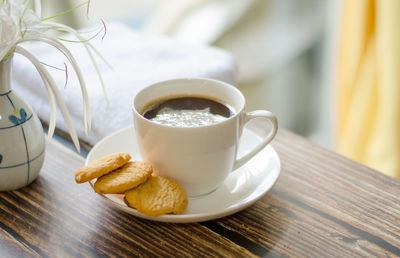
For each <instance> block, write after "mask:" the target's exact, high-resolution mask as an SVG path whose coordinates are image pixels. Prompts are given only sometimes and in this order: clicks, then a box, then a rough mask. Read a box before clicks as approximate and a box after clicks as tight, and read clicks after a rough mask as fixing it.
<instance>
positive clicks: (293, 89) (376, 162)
mask: <svg viewBox="0 0 400 258" xmlns="http://www.w3.org/2000/svg"><path fill="white" fill-rule="evenodd" d="M42 2H43V8H44V9H43V12H44V17H46V16H51V15H54V14H55V13H60V12H62V11H64V10H66V9H69V8H72V7H74V6H77V5H79V4H80V3H81V1H75V0H63V1H54V0H43V1H42ZM398 3H400V1H397V0H388V1H374V0H351V1H340V0H284V1H282V0H185V1H178V0H169V1H161V0H136V1H126V0H113V1H108V0H91V6H90V12H89V19H88V18H87V15H86V9H85V8H80V9H78V10H76V11H74V12H72V13H69V14H67V15H63V16H61V17H59V18H58V19H59V21H61V22H64V23H66V24H68V25H71V26H72V27H75V28H78V29H79V28H84V27H88V26H92V25H93V24H99V21H100V19H103V20H104V21H105V23H106V24H107V23H109V22H115V21H116V22H122V23H124V24H126V25H128V26H129V27H130V28H132V30H135V31H138V32H140V33H146V34H154V35H163V36H167V37H173V38H176V39H179V40H182V41H186V42H190V43H193V44H202V45H209V46H216V47H218V48H222V49H225V50H227V51H229V52H230V53H231V54H232V55H233V56H234V57H235V58H236V62H237V67H238V76H237V79H236V81H237V84H236V86H237V87H238V88H239V89H240V90H241V91H242V92H243V93H244V95H245V97H246V99H247V102H248V109H249V110H254V109H268V110H271V111H272V112H274V113H275V114H276V115H277V116H278V118H279V121H280V126H281V127H283V128H285V129H288V130H290V131H293V132H295V133H297V134H300V135H302V136H304V137H307V138H308V139H310V140H311V141H313V142H315V143H317V144H319V145H321V146H323V147H326V148H328V149H331V150H334V151H339V152H340V153H342V154H344V155H346V156H348V157H350V158H353V159H355V160H357V161H360V162H362V163H365V164H367V165H369V166H372V167H374V168H376V169H378V170H380V171H382V172H384V173H386V174H388V175H392V176H397V177H400V147H399V146H400V135H399V134H400V126H399V125H400V122H399V120H400V109H399V105H398V104H393V103H395V102H396V101H397V99H396V98H400V92H397V91H396V90H395V91H391V92H390V93H388V92H386V93H382V92H381V91H380V90H381V89H383V88H385V87H382V84H385V83H386V82H382V81H381V78H383V77H384V74H383V73H381V74H380V76H378V71H379V69H382V68H380V67H381V65H380V64H382V63H385V62H387V59H388V58H386V57H385V56H386V55H389V56H390V55H392V54H393V53H391V52H390V51H391V49H390V47H395V46H393V44H395V43H396V42H397V43H400V42H399V40H398V39H399V38H400V37H397V34H399V33H397V32H395V33H393V31H391V29H394V28H398V26H399V25H400V23H397V26H395V25H396V23H395V22H396V21H397V20H398V19H400V18H397V17H396V16H398V15H396V13H398V11H400V10H399V9H400V6H399V4H398ZM393 20H394V21H393ZM382 24H386V25H382ZM390 24H392V25H390ZM393 24H394V25H393ZM387 27H391V29H390V28H389V29H386V28H387ZM378 28H384V29H383V30H380V29H379V30H378ZM380 31H384V32H382V33H380ZM397 31H398V29H397ZM378 32H379V33H378ZM389 34H392V35H391V36H390V37H394V38H388V35H389ZM393 35H394V36H393ZM379 37H381V38H382V39H380V40H378V39H379ZM387 41H393V42H394V43H392V45H390V44H389V45H387V44H385V42H387ZM379 42H380V43H379ZM378 43H379V44H378ZM398 45H400V44H398ZM378 47H379V48H380V49H382V51H383V52H382V51H378V50H379V49H378ZM397 48H398V47H397ZM371 49H372V50H371ZM385 49H386V50H385ZM375 50H376V51H375ZM368 53H372V54H370V56H372V57H371V58H369V56H368ZM385 53H388V54H385ZM396 54H399V52H396V53H395V54H394V56H393V57H392V58H391V59H393V58H394V59H396V58H395V57H396ZM381 57H382V58H383V59H380V58H381ZM397 57H399V58H397V60H399V59H400V56H399V55H397ZM385 58H386V59H385ZM389 59H390V58H389ZM382 60H383V61H382ZM389 63H390V62H389ZM368 64H371V65H372V64H377V65H376V66H368ZM391 65H393V67H399V66H400V65H398V64H397V63H391ZM397 65H398V66H397ZM364 66H366V67H367V68H365V69H364V68H363V67H364ZM378 66H380V67H378ZM371 67H372V68H371ZM391 67H392V66H391ZM339 68H340V69H339ZM368 76H369V77H368ZM389 76H391V75H389ZM390 80H392V81H393V83H392V84H394V85H392V86H391V87H392V88H399V87H398V86H396V85H397V84H396V83H400V78H397V77H396V78H395V79H390ZM366 85H367V86H368V85H370V87H369V89H364V88H365V87H367V86H366ZM389 87H390V86H389ZM392 90H393V89H392ZM356 92H359V93H358V94H355V93H356ZM360 92H361V93H360ZM364 95H366V96H364ZM385 95H386V97H385V98H382V96H385ZM392 95H398V96H392ZM360 96H363V97H360ZM388 96H391V97H389V98H391V99H390V101H389V100H388V99H387V97H388ZM398 100H399V101H398V102H400V99H398ZM387 101H388V102H390V103H392V105H391V106H388V107H385V108H383V109H380V104H381V103H385V102H387ZM354 110H355V111H354ZM377 110H378V111H377ZM388 110H395V111H396V112H397V113H395V112H389V113H390V114H391V116H389V117H388V118H387V119H386V120H387V121H386V120H385V119H384V120H385V121H383V120H382V119H381V118H380V116H379V112H381V113H382V114H387V113H388ZM396 117H397V118H398V119H397V118H396ZM374 124H380V125H382V126H380V127H382V128H379V126H378V127H376V126H373V125H374ZM346 126H347V127H349V128H347V129H346ZM385 127H390V128H392V129H391V131H390V132H389V133H387V132H386V131H385V129H384V128H385ZM377 135H380V136H382V137H386V138H384V139H383V138H382V137H381V138H380V137H379V136H378V137H376V136H377Z"/></svg>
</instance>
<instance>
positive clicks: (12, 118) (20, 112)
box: [8, 108, 26, 125]
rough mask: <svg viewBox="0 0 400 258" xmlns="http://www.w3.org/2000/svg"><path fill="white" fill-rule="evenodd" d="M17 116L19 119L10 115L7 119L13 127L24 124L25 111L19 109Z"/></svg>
mask: <svg viewBox="0 0 400 258" xmlns="http://www.w3.org/2000/svg"><path fill="white" fill-rule="evenodd" d="M19 115H20V118H18V117H17V116H15V115H10V116H9V117H8V119H9V120H10V121H11V122H12V123H13V124H14V125H20V124H23V123H25V121H26V111H25V110H24V109H23V108H21V109H20V110H19Z"/></svg>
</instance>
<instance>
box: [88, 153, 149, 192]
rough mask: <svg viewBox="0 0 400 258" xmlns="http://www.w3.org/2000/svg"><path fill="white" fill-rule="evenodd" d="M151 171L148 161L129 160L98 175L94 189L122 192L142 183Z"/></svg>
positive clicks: (97, 190)
mask: <svg viewBox="0 0 400 258" xmlns="http://www.w3.org/2000/svg"><path fill="white" fill-rule="evenodd" d="M152 173H153V168H152V167H151V165H150V163H148V162H143V161H133V162H132V161H130V162H128V163H126V164H125V165H124V166H123V167H121V168H119V169H117V170H114V171H112V172H111V173H109V174H107V175H104V176H101V177H99V178H98V179H97V181H96V183H95V184H94V190H95V191H96V192H97V193H100V194H117V193H124V192H126V191H128V190H130V189H132V188H135V187H136V186H138V185H140V184H142V183H144V182H145V181H146V180H147V179H148V178H149V177H150V176H151V174H152Z"/></svg>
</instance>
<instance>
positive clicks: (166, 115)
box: [151, 107, 227, 127]
mask: <svg viewBox="0 0 400 258" xmlns="http://www.w3.org/2000/svg"><path fill="white" fill-rule="evenodd" d="M226 119H227V118H226V117H224V116H221V115H218V114H212V113H211V112H210V108H205V109H200V110H175V109H172V108H169V107H164V108H162V109H160V111H159V112H158V114H157V115H156V116H155V117H153V118H152V119H151V121H154V122H156V123H159V124H163V125H170V126H178V127H197V126H204V125H210V124H215V123H218V122H221V121H224V120H226Z"/></svg>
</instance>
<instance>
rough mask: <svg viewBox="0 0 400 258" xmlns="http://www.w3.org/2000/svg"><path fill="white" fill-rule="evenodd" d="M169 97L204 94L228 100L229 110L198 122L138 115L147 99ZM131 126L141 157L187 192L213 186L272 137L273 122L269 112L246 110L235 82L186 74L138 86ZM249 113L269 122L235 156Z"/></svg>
mask: <svg viewBox="0 0 400 258" xmlns="http://www.w3.org/2000/svg"><path fill="white" fill-rule="evenodd" d="M168 96H203V97H206V98H207V97H208V98H209V99H212V100H219V101H220V102H222V103H225V104H228V105H229V106H230V107H232V108H233V109H234V110H233V111H234V115H233V116H231V117H229V118H227V119H226V120H224V121H221V122H218V123H215V124H211V125H205V126H198V127H176V126H170V125H162V124H159V123H156V122H154V121H152V120H148V119H146V118H145V117H144V116H143V114H141V112H142V110H143V108H144V107H145V106H146V105H147V104H148V103H150V102H152V101H154V100H157V99H160V98H166V97H168ZM133 114H134V126H135V132H136V137H137V142H138V145H139V148H140V152H141V154H142V158H143V159H144V160H147V161H149V162H151V164H152V165H153V168H154V171H155V173H156V174H158V175H162V176H165V177H168V178H172V179H174V180H175V181H177V182H178V183H180V184H181V185H182V187H183V188H184V189H185V191H186V193H187V194H188V196H190V197H194V196H199V195H203V194H207V193H210V192H212V191H213V190H215V189H216V188H218V186H219V185H221V184H222V183H223V182H224V180H225V179H226V177H227V176H228V175H229V173H230V172H232V171H234V170H236V169H237V168H239V167H240V166H242V165H244V164H245V163H246V162H247V161H248V160H249V159H251V158H252V157H253V156H254V155H256V154H257V153H258V152H259V151H261V150H262V149H263V148H264V147H265V146H266V145H267V144H268V143H269V142H271V140H272V139H273V138H274V137H275V134H276V132H277V130H278V121H277V119H276V117H275V116H274V115H273V114H272V113H271V112H269V111H265V110H257V111H252V112H246V111H245V98H244V96H243V94H242V93H241V92H240V91H239V90H238V89H237V88H235V87H233V86H231V85H229V84H227V83H224V82H221V81H217V80H211V79H202V78H191V79H173V80H168V81H162V82H158V83H155V84H153V85H150V86H148V87H146V88H144V89H142V90H141V91H140V92H139V93H138V94H137V95H136V96H135V98H134V101H133ZM254 118H263V119H265V121H266V122H269V123H270V124H271V125H272V127H271V128H272V129H271V131H270V133H269V134H268V135H267V136H266V137H265V138H264V139H263V140H262V141H261V142H260V143H258V145H256V146H254V149H253V150H252V151H250V152H249V153H247V154H245V155H244V156H243V157H241V158H240V159H237V151H238V144H239V139H240V136H241V133H242V131H243V127H244V126H245V125H246V123H247V122H248V121H250V120H252V119H254Z"/></svg>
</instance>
